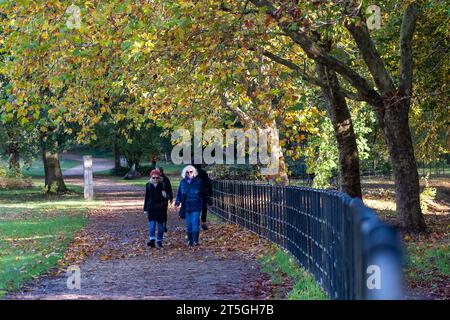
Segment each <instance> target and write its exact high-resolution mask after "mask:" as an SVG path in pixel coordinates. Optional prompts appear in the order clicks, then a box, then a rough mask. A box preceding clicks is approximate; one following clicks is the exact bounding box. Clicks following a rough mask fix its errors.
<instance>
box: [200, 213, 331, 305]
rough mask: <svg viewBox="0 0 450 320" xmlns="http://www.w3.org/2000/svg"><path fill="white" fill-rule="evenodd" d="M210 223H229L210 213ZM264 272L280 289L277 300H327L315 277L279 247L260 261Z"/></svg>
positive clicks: (277, 292)
mask: <svg viewBox="0 0 450 320" xmlns="http://www.w3.org/2000/svg"><path fill="white" fill-rule="evenodd" d="M208 221H209V222H211V223H214V224H223V223H227V222H226V221H224V220H222V218H221V217H220V216H217V215H216V214H214V213H212V212H211V211H209V212H208ZM258 262H259V263H260V264H261V266H262V271H263V272H264V273H266V274H268V275H269V276H270V278H271V281H272V284H274V285H275V286H277V287H278V288H277V289H276V290H275V291H276V292H274V294H275V298H276V299H286V298H287V299H289V300H325V299H328V298H327V295H326V294H325V292H324V291H323V290H322V288H321V287H320V286H319V284H318V283H317V282H316V281H315V279H314V277H313V276H312V275H310V274H309V273H307V272H306V271H305V270H304V269H303V268H301V267H300V266H299V265H298V262H297V261H296V260H295V258H294V257H293V256H292V255H291V254H290V253H288V252H286V251H284V250H283V249H281V248H280V247H278V246H277V245H275V244H274V245H272V248H271V250H270V252H268V253H266V254H265V255H263V256H262V257H260V258H259V259H258ZM287 282H289V283H292V284H293V287H292V290H291V291H290V292H284V290H283V288H284V287H285V286H284V285H285V284H286V283H287Z"/></svg>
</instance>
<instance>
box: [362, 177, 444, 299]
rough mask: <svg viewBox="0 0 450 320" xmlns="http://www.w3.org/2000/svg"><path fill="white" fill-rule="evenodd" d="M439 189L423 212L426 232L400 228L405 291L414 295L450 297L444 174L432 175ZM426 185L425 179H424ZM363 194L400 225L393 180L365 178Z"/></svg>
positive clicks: (386, 218)
mask: <svg viewBox="0 0 450 320" xmlns="http://www.w3.org/2000/svg"><path fill="white" fill-rule="evenodd" d="M429 185H430V186H432V187H435V188H436V190H437V193H436V197H435V199H433V200H430V201H428V202H427V203H428V212H426V213H424V218H425V222H426V224H427V226H428V230H427V232H426V233H419V234H416V233H408V232H405V231H403V230H402V229H401V228H400V229H399V231H400V235H401V237H402V240H403V241H402V242H403V245H404V260H405V263H404V266H405V267H404V272H405V273H404V275H405V284H406V294H407V296H408V298H411V299H416V298H418V299H447V300H448V299H449V298H450V295H449V292H448V281H449V277H450V272H449V270H450V238H449V236H448V234H449V226H450V208H449V207H448V203H450V198H449V196H450V183H449V182H448V179H445V178H440V177H438V178H431V179H430V180H429ZM421 186H422V187H423V181H421ZM363 195H364V196H363V198H364V202H365V204H366V205H367V206H369V207H371V208H372V209H374V210H376V212H377V213H378V215H379V217H380V218H381V219H382V220H384V221H386V222H387V223H389V224H391V225H394V226H397V218H396V212H395V210H396V205H395V191H394V184H393V181H392V180H390V179H381V178H366V179H364V180H363Z"/></svg>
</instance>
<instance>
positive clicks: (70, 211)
mask: <svg viewBox="0 0 450 320" xmlns="http://www.w3.org/2000/svg"><path fill="white" fill-rule="evenodd" d="M38 184H39V183H38ZM69 188H71V189H72V190H74V189H75V190H76V191H79V189H80V188H79V187H77V186H69ZM100 204H101V202H99V201H89V202H86V201H84V200H83V199H82V196H81V194H80V193H77V192H72V193H69V194H66V195H60V196H57V195H52V196H47V195H45V194H43V193H42V188H40V187H39V186H35V187H33V188H30V189H16V190H15V189H12V190H0V297H1V296H2V295H4V294H6V292H8V291H11V290H16V289H17V288H19V287H20V286H21V285H22V284H23V283H24V282H26V281H28V280H30V279H32V278H34V277H37V276H38V275H39V274H41V273H43V272H46V271H48V270H49V269H51V268H52V267H54V266H55V265H56V263H57V261H58V260H60V259H61V258H62V257H63V255H64V251H65V250H66V248H67V246H68V245H69V243H70V242H71V240H72V237H73V234H74V232H76V231H78V230H80V229H81V228H82V227H83V226H84V225H85V223H86V212H87V210H88V209H89V208H93V207H97V206H99V205H100Z"/></svg>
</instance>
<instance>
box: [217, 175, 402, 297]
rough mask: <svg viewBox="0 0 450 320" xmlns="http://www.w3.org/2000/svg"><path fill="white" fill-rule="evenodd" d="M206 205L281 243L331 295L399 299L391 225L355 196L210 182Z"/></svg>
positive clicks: (399, 267)
mask: <svg viewBox="0 0 450 320" xmlns="http://www.w3.org/2000/svg"><path fill="white" fill-rule="evenodd" d="M213 192H214V193H213V205H212V206H211V208H210V210H211V211H212V212H214V213H215V214H217V215H219V216H221V217H222V218H223V219H225V220H228V221H230V222H232V223H236V224H239V225H241V226H243V227H245V228H247V229H248V230H251V231H253V232H255V233H257V234H258V235H261V236H262V237H265V238H267V239H269V240H270V241H272V242H274V243H276V244H278V245H279V246H281V247H283V248H285V249H286V250H288V251H289V252H290V253H292V254H293V256H294V257H295V258H296V259H297V261H298V262H299V264H300V265H301V266H302V267H303V268H305V269H306V270H307V271H309V272H310V273H311V274H312V275H313V276H314V277H315V279H316V281H317V282H318V283H319V284H320V286H321V287H322V288H323V289H324V291H325V292H326V293H327V294H328V296H329V297H330V298H331V299H402V298H403V296H402V295H403V293H402V292H403V290H402V271H401V270H402V257H401V247H400V241H399V239H398V235H397V232H396V230H395V229H393V228H391V227H389V226H387V225H386V224H384V223H383V222H381V221H380V220H379V219H378V218H377V216H376V214H375V212H374V211H373V210H371V209H369V208H368V207H366V206H365V205H364V204H363V202H362V201H361V200H360V199H352V198H350V197H349V196H348V195H347V194H345V193H341V192H337V191H328V190H317V189H311V188H306V187H283V186H274V185H269V184H260V183H253V182H245V181H213Z"/></svg>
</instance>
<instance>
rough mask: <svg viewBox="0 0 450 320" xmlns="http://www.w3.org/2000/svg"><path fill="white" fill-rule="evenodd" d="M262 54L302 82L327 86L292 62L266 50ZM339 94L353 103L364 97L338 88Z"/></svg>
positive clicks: (362, 99)
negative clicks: (289, 71) (285, 68)
mask: <svg viewBox="0 0 450 320" xmlns="http://www.w3.org/2000/svg"><path fill="white" fill-rule="evenodd" d="M263 54H264V56H266V57H268V58H269V59H271V60H273V61H275V62H277V63H279V64H282V65H284V66H286V67H288V68H289V69H291V70H292V71H294V73H295V74H297V75H299V76H300V77H301V78H302V79H303V80H304V81H306V82H309V83H310V84H313V85H315V86H318V87H326V86H327V84H325V83H323V82H321V81H320V80H319V79H318V78H314V77H311V76H310V75H308V74H306V73H305V72H304V71H303V70H302V68H301V67H300V66H298V65H297V64H295V63H293V62H292V61H289V60H287V59H284V58H282V57H280V56H277V55H275V54H273V53H272V52H270V51H267V50H264V52H263ZM339 92H340V93H341V94H342V95H344V96H345V97H346V98H348V99H351V100H355V101H364V97H362V96H361V95H359V94H358V93H354V92H351V91H348V90H345V89H343V88H340V89H339Z"/></svg>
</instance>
